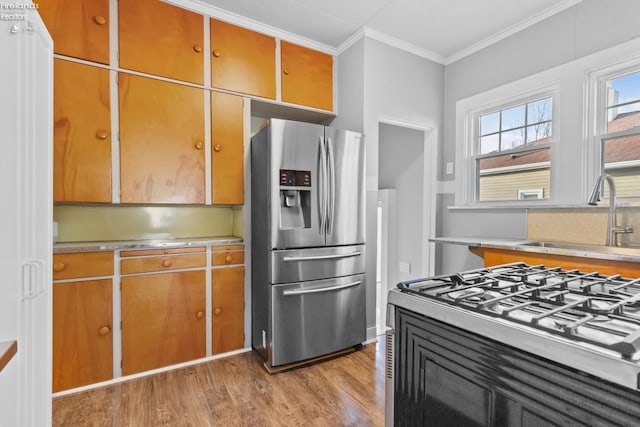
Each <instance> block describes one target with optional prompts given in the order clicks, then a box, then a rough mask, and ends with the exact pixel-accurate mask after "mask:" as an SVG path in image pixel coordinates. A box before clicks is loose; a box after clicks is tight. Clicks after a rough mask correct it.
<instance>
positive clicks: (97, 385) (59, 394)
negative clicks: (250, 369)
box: [51, 348, 251, 398]
mask: <svg viewBox="0 0 640 427" xmlns="http://www.w3.org/2000/svg"><path fill="white" fill-rule="evenodd" d="M250 351H251V348H242V349H240V350H234V351H230V352H228V353H222V354H216V355H214V356H207V357H203V358H201V359H196V360H190V361H188V362H182V363H177V364H175V365H170V366H164V367H162V368H157V369H152V370H150V371H144V372H139V373H137V374H131V375H127V376H124V377H119V378H113V379H111V380H107V381H102V382H99V383H94V384H89V385H86V386H82V387H76V388H72V389H69V390H64V391H59V392H57V393H53V394H52V395H51V397H53V398H56V397H62V396H67V395H69V394H75V393H79V392H81V391H87V390H92V389H94V388H100V387H105V386H108V385H113V384H119V383H122V382H125V381H130V380H134V379H136V378H144V377H148V376H150V375H155V374H159V373H162V372H168V371H174V370H176V369H180V368H184V367H187V366H193V365H198V364H200V363H207V362H211V361H214V360H218V359H225V358H227V357H231V356H236V355H238V354H242V353H248V352H250Z"/></svg>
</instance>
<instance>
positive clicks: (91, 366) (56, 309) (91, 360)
mask: <svg viewBox="0 0 640 427" xmlns="http://www.w3.org/2000/svg"><path fill="white" fill-rule="evenodd" d="M112 329H113V325H112V280H111V279H100V280H87V281H78V282H63V283H54V285H53V391H54V392H58V391H62V390H67V389H70V388H74V387H80V386H83V385H87V384H92V383H96V382H100V381H106V380H109V379H111V378H113V334H112Z"/></svg>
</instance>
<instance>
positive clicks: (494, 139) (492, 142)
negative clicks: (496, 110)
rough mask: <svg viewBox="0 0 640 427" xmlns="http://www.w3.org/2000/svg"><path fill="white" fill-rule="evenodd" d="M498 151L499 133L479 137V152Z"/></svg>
mask: <svg viewBox="0 0 640 427" xmlns="http://www.w3.org/2000/svg"><path fill="white" fill-rule="evenodd" d="M492 151H500V135H499V134H494V135H489V136H483V137H482V138H480V154H487V153H491V152H492Z"/></svg>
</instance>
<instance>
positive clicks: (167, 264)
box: [162, 259, 171, 267]
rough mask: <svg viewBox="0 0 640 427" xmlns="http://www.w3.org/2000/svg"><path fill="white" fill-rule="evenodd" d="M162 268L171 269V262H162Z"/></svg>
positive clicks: (166, 260)
mask: <svg viewBox="0 0 640 427" xmlns="http://www.w3.org/2000/svg"><path fill="white" fill-rule="evenodd" d="M162 266H163V267H171V261H170V260H168V259H165V260H164V261H162Z"/></svg>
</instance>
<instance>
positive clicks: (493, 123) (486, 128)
mask: <svg viewBox="0 0 640 427" xmlns="http://www.w3.org/2000/svg"><path fill="white" fill-rule="evenodd" d="M499 130H500V111H496V112H495V113H491V114H485V115H484V116H480V135H486V134H488V133H494V132H498V131H499Z"/></svg>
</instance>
